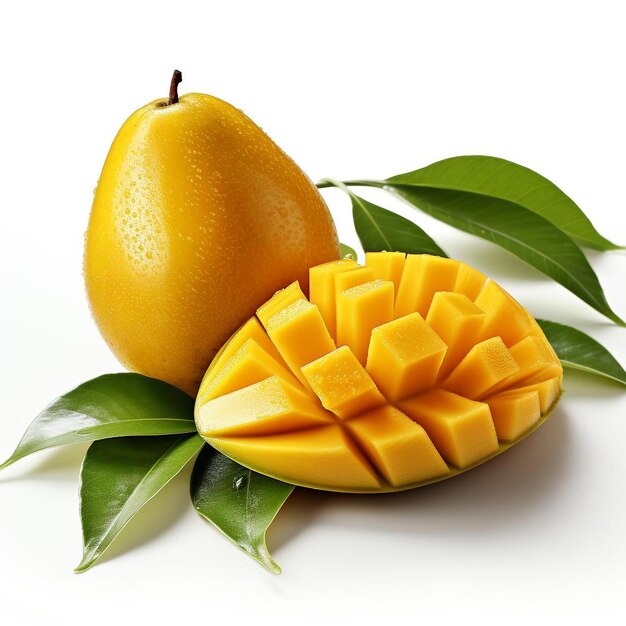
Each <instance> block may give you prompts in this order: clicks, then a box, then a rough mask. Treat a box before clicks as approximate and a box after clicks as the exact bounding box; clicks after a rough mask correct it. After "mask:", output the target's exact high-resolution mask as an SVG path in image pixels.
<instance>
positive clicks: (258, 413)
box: [196, 376, 333, 437]
mask: <svg viewBox="0 0 626 626" xmlns="http://www.w3.org/2000/svg"><path fill="white" fill-rule="evenodd" d="M332 421H333V418H332V417H331V416H330V415H329V414H328V413H327V412H326V411H324V409H323V408H322V407H321V406H320V405H319V403H318V402H317V401H316V400H315V399H314V398H311V397H310V396H308V395H307V394H306V393H305V392H304V391H303V390H300V389H296V388H295V387H294V385H292V384H290V383H288V382H286V381H285V380H283V379H282V378H279V377H278V376H272V377H271V378H266V379H265V380H262V381H261V382H259V383H255V384H253V385H249V386H248V387H243V388H242V389H238V390H237V391H233V392H232V393H228V394H226V395H224V396H220V397H219V398H214V399H213V400H209V401H208V402H206V403H205V404H202V405H201V406H200V407H199V411H198V413H197V415H196V425H197V427H198V432H199V433H200V434H201V435H202V436H203V437H224V436H229V437H245V436H250V435H267V434H273V433H279V432H287V431H292V430H301V429H303V428H312V427H315V426H322V425H325V424H328V423H329V422H332Z"/></svg>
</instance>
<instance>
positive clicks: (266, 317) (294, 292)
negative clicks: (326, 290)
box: [252, 281, 306, 328]
mask: <svg viewBox="0 0 626 626" xmlns="http://www.w3.org/2000/svg"><path fill="white" fill-rule="evenodd" d="M303 299H306V296H305V295H304V294H303V293H302V289H300V284H299V283H298V281H295V282H293V283H291V285H288V286H287V287H285V288H284V289H281V290H280V291H277V292H276V293H275V294H274V295H273V296H272V297H271V298H270V299H269V300H268V301H267V302H266V303H265V304H264V305H262V306H260V307H259V308H258V309H257V312H256V315H257V317H258V318H259V320H260V321H261V324H263V326H264V327H265V328H267V324H268V322H269V321H270V318H272V317H274V315H276V314H277V313H280V311H282V310H283V309H286V308H287V307H288V306H289V305H290V304H293V303H294V302H297V301H298V300H303ZM252 319H254V318H252Z"/></svg>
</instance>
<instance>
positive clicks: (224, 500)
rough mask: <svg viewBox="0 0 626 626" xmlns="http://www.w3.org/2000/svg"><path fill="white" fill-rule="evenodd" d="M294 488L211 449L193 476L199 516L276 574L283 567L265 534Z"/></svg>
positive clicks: (203, 452) (202, 454)
mask: <svg viewBox="0 0 626 626" xmlns="http://www.w3.org/2000/svg"><path fill="white" fill-rule="evenodd" d="M293 489H294V487H293V485H287V484H285V483H282V482H279V481H278V480H274V479H273V478H268V477H267V476H263V475H261V474H257V473H256V472H253V471H252V470H249V469H247V468H245V467H242V466H241V465H239V464H238V463H235V461H231V460H230V459H229V458H227V457H225V456H223V455H222V454H220V453H219V452H217V451H216V450H214V449H213V448H210V447H209V446H207V447H206V448H204V450H202V452H201V453H200V456H198V459H197V460H196V464H195V466H194V468H193V473H192V475H191V499H192V502H193V505H194V507H195V508H196V510H197V511H198V513H199V514H200V515H201V516H202V517H204V518H205V519H206V520H208V521H209V522H211V523H212V524H214V525H215V526H217V528H218V529H219V530H221V531H222V532H223V533H224V534H225V535H226V536H227V537H228V538H229V539H230V540H231V541H233V542H235V543H236V544H237V545H238V546H239V547H240V548H241V549H242V550H244V551H245V552H247V553H248V554H249V555H250V556H251V557H252V558H254V559H256V560H257V561H258V562H259V563H261V565H264V566H265V567H266V568H267V569H268V570H270V571H271V572H273V573H275V574H279V573H280V567H279V566H278V564H277V563H276V562H275V561H274V560H273V559H272V557H271V556H270V553H269V551H268V549H267V545H266V543H265V532H266V531H267V529H268V527H269V525H270V524H271V523H272V521H273V520H274V518H275V517H276V514H277V513H278V511H279V510H280V508H281V507H282V505H283V504H284V502H285V500H286V499H287V498H288V497H289V495H290V494H291V492H292V491H293Z"/></svg>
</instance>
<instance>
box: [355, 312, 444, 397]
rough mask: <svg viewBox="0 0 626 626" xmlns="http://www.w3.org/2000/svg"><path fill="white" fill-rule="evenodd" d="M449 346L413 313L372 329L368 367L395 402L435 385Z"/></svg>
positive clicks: (379, 385)
mask: <svg viewBox="0 0 626 626" xmlns="http://www.w3.org/2000/svg"><path fill="white" fill-rule="evenodd" d="M446 349H447V348H446V344H445V343H444V342H443V341H441V339H440V338H439V335H437V333H436V332H435V331H434V330H433V329H432V328H431V327H430V326H429V325H428V324H427V323H426V322H425V321H424V320H423V319H422V316H421V315H420V314H419V313H411V314H410V315H406V316H404V317H401V318H399V319H396V320H394V321H392V322H389V323H387V324H383V325H382V326H379V327H378V328H375V329H374V330H373V331H372V336H371V339H370V347H369V352H368V355H367V366H366V369H367V371H368V372H369V374H370V376H371V377H372V378H373V379H374V381H375V382H376V384H377V385H378V387H379V389H380V390H381V391H382V392H383V394H384V395H385V397H386V398H387V399H388V400H389V401H390V402H396V401H398V400H402V399H403V398H406V397H408V396H411V395H414V394H417V393H420V392H422V391H425V390H426V389H430V388H431V387H432V386H433V385H434V384H435V381H436V380H437V373H438V372H439V367H440V366H441V363H442V361H443V359H444V356H445V354H446Z"/></svg>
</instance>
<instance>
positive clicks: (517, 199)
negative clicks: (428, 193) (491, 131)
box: [387, 156, 622, 250]
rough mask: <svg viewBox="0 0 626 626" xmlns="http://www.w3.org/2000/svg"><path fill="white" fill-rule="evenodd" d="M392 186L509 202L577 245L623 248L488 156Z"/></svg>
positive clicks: (560, 196)
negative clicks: (461, 193) (568, 237)
mask: <svg viewBox="0 0 626 626" xmlns="http://www.w3.org/2000/svg"><path fill="white" fill-rule="evenodd" d="M387 182H388V183H389V184H391V185H400V184H402V185H410V186H416V187H422V188H423V187H429V188H436V189H447V190H450V191H466V192H470V193H477V194H481V195H483V196H489V197H493V198H499V199H501V200H508V201H509V202H513V203H515V204H518V205H520V206H523V207H524V208H526V209H529V210H530V211H533V212H534V213H537V214H538V215H541V216H542V217H545V218H546V219H547V220H549V221H550V222H552V223H553V224H555V225H556V226H558V227H559V228H560V229H561V230H562V231H563V232H565V233H567V234H568V235H569V236H570V237H572V238H573V239H575V240H577V241H578V242H579V243H581V244H583V245H585V246H587V247H589V248H593V249H595V250H616V249H620V248H622V246H618V245H616V244H614V243H612V242H611V241H609V240H608V239H606V238H605V237H603V236H602V235H601V234H600V233H599V232H598V231H597V230H596V229H595V228H594V226H593V224H592V223H591V221H590V220H589V218H588V217H587V216H586V215H585V214H584V213H583V211H582V210H581V209H580V207H579V206H578V205H577V204H576V203H575V202H574V201H573V200H572V199H571V198H570V197H569V196H567V195H566V194H565V193H563V192H562V191H561V190H560V189H559V188H558V187H557V186H556V185H555V184H554V183H552V182H550V181H549V180H548V179H547V178H544V177H543V176H541V175H540V174H538V173H537V172H533V170H530V169H528V168H527V167H523V166H522V165H518V164H517V163H512V162H511V161H506V160H505V159H499V158H497V157H490V156H460V157H452V158H450V159H444V160H443V161H438V162H436V163H433V164H432V165H428V166H427V167H424V168H422V169H419V170H415V171H414V172H408V173H406V174H400V175H399V176H393V177H392V178H390V179H389V180H388V181H387Z"/></svg>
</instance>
